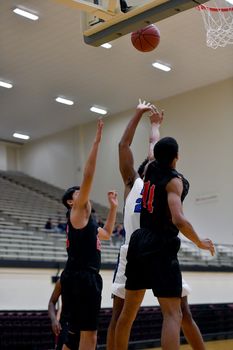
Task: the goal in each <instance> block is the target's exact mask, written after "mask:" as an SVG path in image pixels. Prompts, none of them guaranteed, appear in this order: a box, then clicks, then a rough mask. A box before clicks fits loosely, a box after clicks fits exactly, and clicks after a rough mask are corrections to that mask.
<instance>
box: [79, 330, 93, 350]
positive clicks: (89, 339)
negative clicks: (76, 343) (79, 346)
mask: <svg viewBox="0 0 233 350" xmlns="http://www.w3.org/2000/svg"><path fill="white" fill-rule="evenodd" d="M80 341H81V342H82V343H85V344H88V346H90V348H93V347H95V345H96V342H97V332H96V331H82V332H81V337H80Z"/></svg>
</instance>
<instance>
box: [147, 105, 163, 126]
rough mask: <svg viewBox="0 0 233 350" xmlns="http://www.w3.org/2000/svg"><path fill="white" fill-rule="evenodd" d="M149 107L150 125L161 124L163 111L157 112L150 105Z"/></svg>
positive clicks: (156, 109) (154, 107)
mask: <svg viewBox="0 0 233 350" xmlns="http://www.w3.org/2000/svg"><path fill="white" fill-rule="evenodd" d="M150 107H151V113H150V115H149V117H150V122H151V124H152V123H155V124H161V123H162V121H163V117H164V110H162V111H161V112H159V110H158V108H157V107H156V106H154V105H150Z"/></svg>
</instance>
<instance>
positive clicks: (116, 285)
mask: <svg viewBox="0 0 233 350" xmlns="http://www.w3.org/2000/svg"><path fill="white" fill-rule="evenodd" d="M127 251H128V244H123V245H122V246H121V248H120V255H119V261H118V265H117V267H116V271H115V276H114V281H113V284H112V294H113V295H116V296H117V297H119V298H121V299H125V282H126V277H125V268H126V263H127V260H126V255H127Z"/></svg>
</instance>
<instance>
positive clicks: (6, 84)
mask: <svg viewBox="0 0 233 350" xmlns="http://www.w3.org/2000/svg"><path fill="white" fill-rule="evenodd" d="M0 86H2V87H4V88H6V89H11V88H12V87H13V85H12V84H10V83H6V82H5V81H2V80H0Z"/></svg>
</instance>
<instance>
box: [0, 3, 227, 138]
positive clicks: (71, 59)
mask: <svg viewBox="0 0 233 350" xmlns="http://www.w3.org/2000/svg"><path fill="white" fill-rule="evenodd" d="M128 3H130V0H128ZM15 6H22V7H25V8H27V9H31V10H33V11H34V12H36V13H38V15H39V17H40V18H39V20H38V21H36V22H33V21H30V20H26V19H24V18H23V17H20V16H17V15H15V14H14V13H13V12H12V9H13V8H14V7H15ZM157 26H158V27H159V29H160V32H161V42H160V45H159V47H158V48H157V49H156V50H154V51H152V52H150V53H140V52H138V51H137V50H136V49H135V48H134V47H133V46H132V44H131V41H130V35H126V36H124V37H122V38H120V39H118V40H115V41H113V42H112V48H111V49H109V50H107V49H104V48H102V47H92V46H88V45H86V44H85V43H84V42H83V37H82V31H81V27H80V12H79V11H78V10H75V9H71V8H68V7H66V6H64V5H62V4H58V3H56V2H55V1H54V0H1V1H0V79H4V80H8V81H11V82H12V83H13V85H14V86H13V88H12V89H4V88H0V123H1V128H0V139H1V140H8V141H13V140H14V141H15V140H16V139H14V138H13V137H12V134H13V132H15V131H17V132H21V133H25V134H29V135H30V136H31V140H35V139H39V138H41V137H44V136H47V135H50V134H53V133H56V132H59V131H61V130H64V129H68V128H71V127H72V126H74V125H77V124H82V123H86V122H90V121H93V120H95V119H96V118H97V115H96V114H95V113H93V112H91V111H90V110H89V108H90V107H91V106H92V105H98V106H102V107H106V108H107V110H108V116H109V117H111V115H114V114H116V113H120V112H122V111H126V110H129V109H132V108H134V107H135V106H136V104H137V101H138V98H139V97H142V98H145V99H147V100H148V101H156V100H160V99H163V98H166V97H169V96H174V95H177V94H180V93H182V92H185V91H188V90H192V89H195V88H198V87H201V86H205V85H208V84H211V83H214V82H217V81H220V80H224V79H227V78H229V77H232V76H233V45H228V46H227V47H225V48H218V49H216V50H213V49H210V48H207V46H206V42H205V30H204V25H203V20H202V17H201V15H200V13H199V11H197V10H196V9H191V10H188V11H185V12H183V13H180V14H178V15H176V16H173V17H170V18H167V19H165V20H163V21H161V22H158V23H157ZM155 60H160V61H162V62H165V63H168V64H170V65H171V67H172V71H171V72H169V73H164V72H162V71H158V70H156V69H154V68H153V67H152V65H151V64H152V63H153V62H154V61H155ZM58 95H60V96H62V95H63V96H66V97H67V98H70V99H73V100H74V105H73V106H71V107H69V106H65V105H62V104H59V103H57V102H55V101H54V98H55V97H57V96H58ZM194 103H195V101H194Z"/></svg>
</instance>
